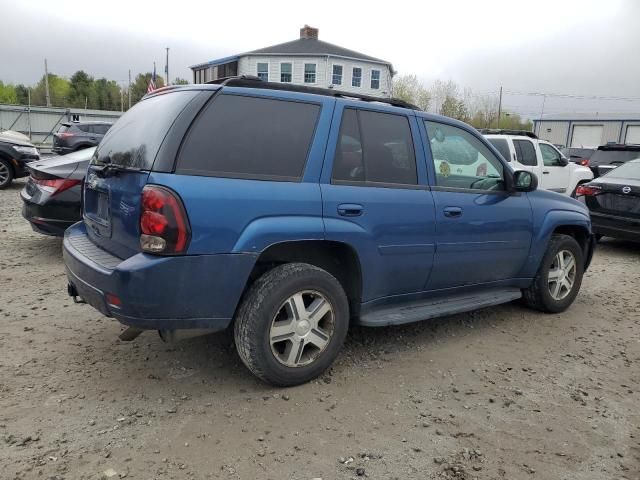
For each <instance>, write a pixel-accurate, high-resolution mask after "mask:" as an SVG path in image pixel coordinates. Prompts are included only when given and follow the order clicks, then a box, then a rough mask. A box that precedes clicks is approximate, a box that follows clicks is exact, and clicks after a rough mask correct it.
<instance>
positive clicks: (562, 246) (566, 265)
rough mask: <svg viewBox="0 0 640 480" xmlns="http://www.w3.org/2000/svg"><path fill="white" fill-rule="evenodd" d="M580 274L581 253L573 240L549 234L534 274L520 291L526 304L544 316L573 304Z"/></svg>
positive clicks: (580, 280)
mask: <svg viewBox="0 0 640 480" xmlns="http://www.w3.org/2000/svg"><path fill="white" fill-rule="evenodd" d="M583 275H584V254H583V252H582V248H580V245H579V244H578V242H577V241H576V239H575V238H573V237H570V236H569V235H553V236H552V237H551V240H550V241H549V246H548V247H547V251H546V253H545V254H544V257H543V258H542V262H541V263H540V267H539V269H538V273H537V274H536V277H535V278H534V280H533V283H532V284H531V286H530V287H529V288H527V289H526V290H523V294H524V300H525V302H526V304H527V305H528V306H529V307H531V308H535V309H536V310H540V311H543V312H548V313H559V312H563V311H565V310H566V309H567V308H569V306H570V305H571V304H572V303H573V301H574V300H575V298H576V296H577V295H578V291H579V290H580V285H581V284H582V276H583Z"/></svg>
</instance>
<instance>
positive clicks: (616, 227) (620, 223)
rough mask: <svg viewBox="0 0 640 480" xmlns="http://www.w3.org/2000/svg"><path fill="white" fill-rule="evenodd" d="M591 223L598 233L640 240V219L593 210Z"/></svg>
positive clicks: (635, 240)
mask: <svg viewBox="0 0 640 480" xmlns="http://www.w3.org/2000/svg"><path fill="white" fill-rule="evenodd" d="M591 224H592V226H593V231H594V233H596V234H600V235H604V236H607V237H614V238H619V239H622V240H630V241H634V242H640V220H635V219H631V218H625V217H618V216H614V215H603V214H601V213H594V212H591Z"/></svg>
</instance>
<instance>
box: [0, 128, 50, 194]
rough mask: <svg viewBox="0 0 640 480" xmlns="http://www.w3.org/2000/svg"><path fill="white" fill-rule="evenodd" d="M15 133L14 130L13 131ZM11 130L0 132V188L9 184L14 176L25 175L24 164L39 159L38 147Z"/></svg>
mask: <svg viewBox="0 0 640 480" xmlns="http://www.w3.org/2000/svg"><path fill="white" fill-rule="evenodd" d="M13 134H15V132H13ZM13 134H12V133H11V132H3V133H0V190H2V189H3V188H7V187H8V186H9V185H11V182H13V179H14V178H20V177H26V176H27V175H29V170H28V169H27V168H26V164H27V163H29V162H33V161H34V160H38V159H40V154H39V153H38V149H37V148H36V147H34V146H33V145H32V144H31V143H29V142H28V141H26V140H22V138H21V137H22V135H20V136H18V134H15V135H16V136H14V135H13Z"/></svg>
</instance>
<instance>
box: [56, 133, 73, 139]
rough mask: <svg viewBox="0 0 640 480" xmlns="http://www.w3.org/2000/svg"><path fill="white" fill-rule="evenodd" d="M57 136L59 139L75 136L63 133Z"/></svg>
mask: <svg viewBox="0 0 640 480" xmlns="http://www.w3.org/2000/svg"><path fill="white" fill-rule="evenodd" d="M56 135H57V136H58V138H69V137H73V135H74V134H73V133H68V132H63V133H56Z"/></svg>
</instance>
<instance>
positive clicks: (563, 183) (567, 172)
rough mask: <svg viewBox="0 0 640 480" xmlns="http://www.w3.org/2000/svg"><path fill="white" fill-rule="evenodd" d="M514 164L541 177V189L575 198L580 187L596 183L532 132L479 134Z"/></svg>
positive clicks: (589, 172) (515, 131)
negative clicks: (587, 183) (586, 183)
mask: <svg viewBox="0 0 640 480" xmlns="http://www.w3.org/2000/svg"><path fill="white" fill-rule="evenodd" d="M480 132H481V133H482V134H483V135H484V136H485V137H486V138H487V140H489V142H491V144H492V145H493V146H494V147H496V149H497V150H498V151H499V152H500V153H501V154H502V156H503V157H504V158H505V160H507V161H508V162H509V163H511V166H512V167H513V169H514V170H529V171H530V172H533V173H535V174H536V176H537V177H538V184H539V185H540V188H543V189H545V190H551V191H553V192H558V193H564V194H566V195H571V196H572V197H574V196H575V192H576V188H577V187H578V185H580V184H581V183H585V182H588V181H590V180H592V179H593V172H592V171H591V169H590V168H587V167H583V166H581V165H578V164H575V163H572V162H569V160H568V159H567V158H566V157H565V156H564V155H562V153H560V151H559V150H558V149H557V148H556V147H555V146H553V145H552V144H551V143H549V142H547V141H545V140H540V139H538V137H536V135H535V134H533V133H531V132H524V131H518V130H480Z"/></svg>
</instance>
